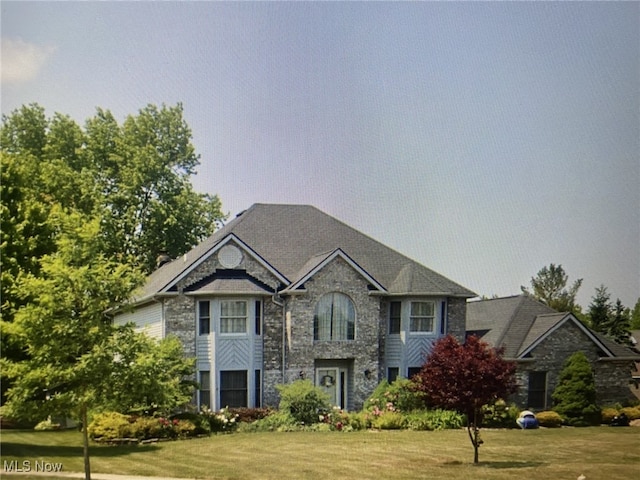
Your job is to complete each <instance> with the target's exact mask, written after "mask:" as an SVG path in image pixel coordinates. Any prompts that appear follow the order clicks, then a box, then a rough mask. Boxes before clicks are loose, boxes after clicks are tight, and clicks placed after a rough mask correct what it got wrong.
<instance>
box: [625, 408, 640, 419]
mask: <svg viewBox="0 0 640 480" xmlns="http://www.w3.org/2000/svg"><path fill="white" fill-rule="evenodd" d="M620 413H624V414H625V415H626V416H627V418H628V419H629V420H638V419H640V406H636V407H624V408H621V409H620Z"/></svg>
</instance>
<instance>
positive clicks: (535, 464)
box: [478, 461, 548, 469]
mask: <svg viewBox="0 0 640 480" xmlns="http://www.w3.org/2000/svg"><path fill="white" fill-rule="evenodd" d="M543 465H548V464H547V463H545V462H516V461H510V462H480V463H478V466H479V467H487V468H499V469H501V468H530V467H541V466H543Z"/></svg>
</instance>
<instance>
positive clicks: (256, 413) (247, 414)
mask: <svg viewBox="0 0 640 480" xmlns="http://www.w3.org/2000/svg"><path fill="white" fill-rule="evenodd" d="M229 412H230V413H231V414H233V415H236V416H237V417H236V418H237V421H238V422H245V423H251V422H255V421H256V420H260V419H261V418H264V417H266V416H267V415H269V414H270V413H272V411H271V409H269V408H246V407H240V408H229Z"/></svg>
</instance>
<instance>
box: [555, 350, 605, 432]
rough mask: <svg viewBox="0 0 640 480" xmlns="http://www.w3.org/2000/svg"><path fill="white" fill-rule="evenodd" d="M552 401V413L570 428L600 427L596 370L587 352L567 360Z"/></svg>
mask: <svg viewBox="0 0 640 480" xmlns="http://www.w3.org/2000/svg"><path fill="white" fill-rule="evenodd" d="M551 398H552V399H553V402H554V406H553V410H554V411H556V412H558V414H560V415H561V416H562V417H563V419H564V420H565V421H566V422H567V423H568V424H569V425H572V426H576V427H584V426H588V425H598V424H599V423H600V408H599V407H598V405H597V404H596V385H595V379H594V375H593V369H592V368H591V364H590V363H589V360H588V359H587V356H586V355H585V354H584V352H580V351H579V352H576V353H574V354H573V355H571V356H570V357H569V358H568V359H567V361H566V362H565V364H564V367H563V369H562V371H561V372H560V375H559V377H558V385H557V386H556V388H555V390H554V391H553V394H552V396H551Z"/></svg>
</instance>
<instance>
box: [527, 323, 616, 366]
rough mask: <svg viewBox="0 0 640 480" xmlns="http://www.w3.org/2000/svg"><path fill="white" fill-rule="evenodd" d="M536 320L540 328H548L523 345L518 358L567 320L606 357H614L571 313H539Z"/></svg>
mask: <svg viewBox="0 0 640 480" xmlns="http://www.w3.org/2000/svg"><path fill="white" fill-rule="evenodd" d="M538 320H539V321H540V323H541V324H542V328H540V329H544V327H545V326H549V328H547V330H546V331H545V332H544V333H543V334H542V335H540V336H538V338H536V339H535V340H533V341H532V342H531V343H530V344H529V345H523V347H524V348H523V349H522V350H521V352H520V354H519V355H518V358H523V357H526V356H527V355H528V354H529V353H530V352H531V351H533V350H534V349H535V348H536V347H537V346H538V345H540V343H542V342H543V341H544V340H545V339H546V338H548V337H549V336H550V335H553V333H554V332H555V331H556V330H558V329H560V328H561V327H562V326H563V325H565V324H566V323H569V322H570V323H573V324H574V325H575V326H576V327H578V328H579V329H580V330H582V332H583V333H584V334H585V335H586V336H587V337H588V338H589V339H590V340H591V341H592V342H593V343H594V344H595V345H596V346H597V347H598V348H599V349H600V350H601V351H602V352H604V353H605V355H606V356H607V357H610V358H612V357H615V355H614V354H613V352H611V350H610V349H609V348H607V347H606V346H605V345H604V343H603V342H602V341H601V340H600V339H599V338H598V337H597V336H596V335H595V334H594V332H592V331H591V330H590V329H588V328H587V327H586V326H585V325H584V323H582V322H581V321H580V320H578V319H577V318H576V317H575V316H574V315H573V314H572V313H556V314H552V315H540V316H538V317H536V320H535V321H536V322H537V321H538Z"/></svg>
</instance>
